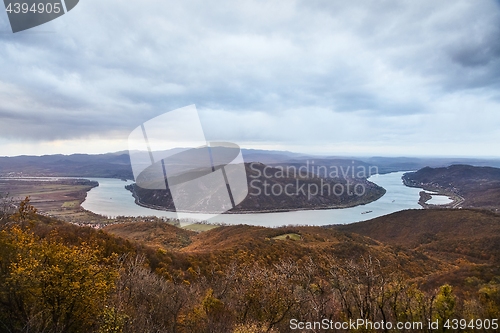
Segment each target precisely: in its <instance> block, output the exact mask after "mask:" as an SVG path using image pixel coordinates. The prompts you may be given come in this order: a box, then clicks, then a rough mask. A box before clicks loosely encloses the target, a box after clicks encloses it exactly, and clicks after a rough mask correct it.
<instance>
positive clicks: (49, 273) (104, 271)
mask: <svg viewBox="0 0 500 333" xmlns="http://www.w3.org/2000/svg"><path fill="white" fill-rule="evenodd" d="M23 209H24V208H23ZM25 210H26V209H25ZM101 259H102V255H100V251H99V249H96V248H93V247H91V246H90V245H88V244H85V243H82V244H80V245H77V246H68V245H65V244H63V243H61V242H60V241H56V240H48V239H40V238H38V237H36V236H35V235H34V234H33V233H31V232H29V231H24V230H22V229H21V227H19V226H13V227H11V228H10V229H8V230H3V231H1V232H0V263H1V262H2V261H3V262H4V263H5V265H4V266H3V267H4V269H3V271H1V272H0V301H3V302H8V301H9V300H11V299H14V300H17V301H16V304H20V306H22V308H21V309H20V311H25V308H31V309H34V310H33V311H38V310H35V309H44V311H43V312H42V313H43V315H41V316H40V318H38V319H37V320H40V321H41V322H42V323H43V325H49V326H50V325H56V326H58V327H60V325H64V327H66V330H67V331H70V328H71V327H73V326H77V325H80V326H81V325H83V326H85V325H91V324H92V323H93V322H95V321H96V320H97V318H98V316H99V314H100V313H101V310H102V304H103V303H104V301H105V300H106V298H107V296H108V294H109V293H110V292H111V291H112V289H113V288H114V281H115V279H116V278H117V276H118V272H117V269H116V268H114V267H113V266H111V265H103V264H102V263H101ZM48 314H50V315H48Z"/></svg>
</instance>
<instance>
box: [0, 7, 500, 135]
mask: <svg viewBox="0 0 500 333" xmlns="http://www.w3.org/2000/svg"><path fill="white" fill-rule="evenodd" d="M499 17H500V10H499V8H498V5H497V4H496V3H494V2H488V1H484V2H481V3H480V4H479V3H478V2H475V1H455V2H436V1H418V2H416V1H382V2H380V1H368V2H367V1H350V2H345V1H326V0H325V1H319V0H317V1H316V0H314V1H306V0H303V1H299V0H297V1H288V0H287V1H284V0H283V1H271V2H269V1H267V2H266V1H243V2H234V1H221V2H218V3H217V5H216V6H215V5H213V4H211V3H208V2H206V1H183V2H177V3H174V2H164V1H143V2H141V4H140V7H137V4H135V3H131V2H123V1H118V0H110V1H97V0H87V1H85V2H80V4H79V6H77V7H75V9H74V10H72V11H71V13H68V14H67V15H64V16H63V17H61V18H60V19H57V20H55V21H53V22H51V23H49V24H46V25H44V26H41V27H39V28H35V29H34V30H33V31H32V32H33V33H29V31H26V32H25V33H19V34H16V35H11V34H10V35H9V34H5V33H2V34H0V59H1V60H0V94H1V93H2V90H1V87H2V83H4V84H9V85H10V86H12V87H15V89H16V91H18V95H17V97H16V96H13V95H8V94H7V93H5V94H4V95H0V96H2V99H3V102H2V101H0V131H1V132H2V133H3V135H4V136H8V137H9V138H16V137H23V138H32V139H35V140H42V139H54V138H65V139H70V138H80V137H84V136H86V135H90V134H100V135H105V134H106V133H107V132H111V131H114V132H116V131H118V132H122V133H123V135H124V137H126V135H127V133H128V131H130V130H131V129H133V128H135V127H136V126H137V125H138V124H140V123H142V122H144V121H146V120H148V119H150V118H152V117H154V116H157V115H159V114H161V113H163V112H166V111H169V110H172V109H175V108H178V107H182V106H185V105H189V104H193V103H194V104H196V105H197V106H198V107H199V108H200V109H214V110H226V111H228V112H231V113H233V114H235V115H238V114H239V115H245V114H249V113H252V112H257V111H259V112H263V113H265V114H268V115H270V116H271V117H278V116H280V115H281V114H283V113H285V114H286V111H287V110H289V109H302V110H307V108H320V109H322V110H330V111H331V112H340V113H345V114H349V113H350V112H359V111H363V112H364V115H365V117H366V118H368V119H369V118H370V117H373V119H375V117H380V116H386V115H387V116H395V115H401V116H408V117H411V116H413V115H423V116H425V115H430V114H432V112H438V111H436V101H439V100H440V99H442V98H443V96H446V95H448V94H455V93H460V92H463V91H467V92H471V93H472V94H476V92H475V91H476V90H481V91H479V92H477V94H476V97H477V99H475V101H476V100H477V101H483V102H484V103H490V102H491V98H492V97H491V96H492V95H494V94H495V93H494V91H495V89H497V87H498V77H500V76H499V75H498V74H499V61H498V56H499V54H500V46H499V42H498V40H499V39H498V37H499V34H500V33H499V31H500V30H499V28H498V27H499V25H498V23H499ZM5 27H6V16H5V17H2V16H1V15H0V30H1V29H4V28H5ZM37 31H53V32H54V33H43V34H42V33H36V32H37ZM7 100H8V101H7ZM325 112H326V111H325ZM234 119H235V120H236V118H234ZM245 119H247V118H245ZM284 121H286V120H284ZM401 122H404V120H401ZM308 124H309V123H308V122H307V120H305V121H304V123H303V125H304V126H309V125H308ZM253 125H254V124H253V123H252V124H251V123H250V122H248V126H253ZM310 125H311V126H312V123H310ZM320 125H321V124H320V123H319V125H318V124H316V123H314V126H320ZM390 126H393V128H391V127H390ZM397 126H398V125H397V122H394V123H391V124H390V125H387V128H386V130H387V131H388V133H389V134H387V136H388V137H391V135H392V134H390V133H399V128H397ZM21 127H25V128H27V130H26V131H18V130H16V129H17V128H21ZM55 128H57V131H55V130H54V129H55ZM280 131H281V129H279V128H277V129H276V133H273V134H272V136H271V135H269V136H268V137H269V139H270V140H279V137H280ZM319 131H321V130H320V129H319ZM243 132H245V131H243V130H242V131H240V133H243ZM245 133H246V134H245V136H244V135H243V134H242V135H241V136H240V137H238V135H239V134H238V133H234V134H232V135H234V137H233V139H235V140H237V139H239V138H245V140H251V135H250V134H252V133H254V132H253V131H252V130H248V131H246V132H245ZM249 133H250V134H249ZM377 133H378V132H377ZM382 134H383V133H382ZM288 138H289V136H288V134H286V135H285V134H283V136H282V139H283V140H287V139H288ZM259 140H265V135H264V137H259Z"/></svg>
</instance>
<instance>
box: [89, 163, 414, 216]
mask: <svg viewBox="0 0 500 333" xmlns="http://www.w3.org/2000/svg"><path fill="white" fill-rule="evenodd" d="M403 174H404V172H393V173H389V174H385V175H374V176H372V177H370V178H369V180H370V181H372V182H374V183H376V184H378V185H380V186H382V187H383V188H385V189H386V191H387V192H386V194H385V195H384V196H383V197H382V198H380V199H378V200H377V201H374V202H371V203H369V204H366V205H361V206H357V207H351V208H343V209H327V210H308V211H297V212H282V213H261V214H223V215H218V216H210V215H204V214H179V216H177V214H176V213H173V212H166V211H160V210H154V209H150V208H145V207H141V206H138V205H136V204H135V202H134V198H133V197H132V194H131V193H130V192H129V191H127V190H126V189H125V185H127V184H130V182H125V181H122V180H119V179H109V178H92V179H91V180H96V181H98V182H99V186H98V187H96V188H93V189H92V190H90V192H89V193H88V195H87V199H86V200H85V202H84V203H83V204H82V206H83V208H85V209H87V210H90V211H92V212H94V213H97V214H101V215H105V216H118V215H123V216H151V215H154V216H158V217H171V218H176V217H178V218H182V219H193V220H199V221H201V220H208V222H211V223H227V224H249V225H259V226H282V225H289V224H301V225H328V224H347V223H353V222H358V221H365V220H369V219H372V218H374V217H378V216H382V215H386V214H390V213H394V212H397V211H400V210H405V209H419V208H421V207H420V205H418V199H419V192H420V191H421V189H418V188H412V187H407V186H404V185H403V182H402V180H401V176H402V175H403Z"/></svg>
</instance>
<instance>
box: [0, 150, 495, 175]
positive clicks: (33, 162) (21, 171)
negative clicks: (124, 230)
mask: <svg viewBox="0 0 500 333" xmlns="http://www.w3.org/2000/svg"><path fill="white" fill-rule="evenodd" d="M182 150H184V149H182V148H175V149H172V150H169V151H168V153H169V154H175V153H177V152H180V151H182ZM242 154H243V158H244V160H245V162H260V163H264V164H267V165H273V166H276V165H295V166H300V165H305V164H307V163H308V162H309V165H310V166H312V165H313V164H314V165H315V166H321V165H324V166H332V165H336V166H338V167H340V166H342V167H344V169H345V168H347V167H358V166H362V167H364V168H365V169H366V170H368V168H370V167H371V168H370V170H371V172H372V173H373V172H374V171H378V173H381V174H383V173H389V172H394V171H415V170H419V169H421V168H424V167H427V166H429V167H433V168H436V167H445V166H449V165H452V164H469V165H473V166H491V167H500V159H479V158H408V157H345V156H319V155H308V154H300V153H293V152H288V151H269V150H257V149H242ZM312 162H314V163H312ZM351 170H352V169H351ZM0 176H4V177H5V176H67V177H104V178H121V179H133V173H132V168H131V166H130V157H129V153H128V151H121V152H116V153H108V154H98V155H90V154H72V155H60V154H58V155H44V156H15V157H0ZM368 176H369V175H368Z"/></svg>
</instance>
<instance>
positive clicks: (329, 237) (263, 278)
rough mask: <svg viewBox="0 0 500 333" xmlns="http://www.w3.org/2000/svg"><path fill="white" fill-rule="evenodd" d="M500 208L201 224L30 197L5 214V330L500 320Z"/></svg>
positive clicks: (0, 215)
mask: <svg viewBox="0 0 500 333" xmlns="http://www.w3.org/2000/svg"><path fill="white" fill-rule="evenodd" d="M498 219H499V216H497V215H496V214H493V213H488V212H476V211H468V210H443V211H438V210H418V211H406V212H400V213H395V214H392V215H390V216H388V217H386V218H384V217H381V218H378V219H376V220H373V221H368V222H362V223H359V224H355V225H352V226H343V227H342V226H336V227H329V228H328V227H282V228H264V227H252V226H245V225H239V226H221V227H217V228H215V229H212V230H210V231H207V232H202V233H195V232H191V231H187V230H183V229H180V228H178V227H175V226H172V225H169V224H168V223H165V222H162V223H160V222H148V221H147V219H145V220H144V222H132V223H118V224H114V225H111V226H109V227H106V228H105V229H104V231H103V230H99V231H98V230H95V229H92V228H88V227H78V226H76V225H71V224H68V223H64V222H60V221H57V220H54V219H51V218H47V217H43V216H40V215H37V214H36V212H35V211H34V209H33V207H31V206H30V204H29V202H28V201H26V200H25V201H24V202H22V203H21V204H19V205H18V208H17V211H16V212H13V214H8V213H5V211H4V212H0V263H1V265H0V322H1V324H2V328H0V331H1V332H4V331H5V332H16V333H21V332H27V331H30V332H68V333H73V332H89V333H90V332H96V333H97V332H121V333H132V332H134V333H135V332H178V333H190V332H202V333H204V332H207V333H208V332H228V333H236V332H273V333H276V332H285V333H286V332H296V331H297V330H296V329H293V327H292V326H291V322H292V321H293V320H299V321H311V322H314V321H318V320H321V319H322V318H329V319H331V320H332V321H334V322H343V321H349V320H352V321H356V320H358V319H363V320H368V321H371V322H381V321H382V320H383V321H384V322H393V323H396V322H400V321H403V322H415V323H419V322H420V323H422V325H423V326H422V327H428V324H429V321H431V320H432V321H436V320H439V322H440V323H441V325H442V324H443V323H445V322H446V320H448V319H452V318H459V319H465V320H467V322H470V320H471V319H474V320H475V319H476V318H483V319H488V318H490V319H491V318H498V317H499V315H500V272H499V265H498V257H499V256H498V249H499V248H500V246H498V240H497V238H498V236H495V235H498ZM441 221H443V223H444V224H443V225H442V226H440V223H441ZM477 221H479V222H477ZM453 225H455V226H459V228H452V226H453ZM398 226H401V228H400V229H399V231H398ZM432 226H435V227H434V229H432ZM349 228H351V229H349ZM427 228H429V229H430V233H431V235H432V233H435V235H436V237H437V238H436V239H432V238H429V235H425V230H426V229H427ZM466 229H468V230H469V232H468V233H467V232H465V230H466ZM411 230H414V231H415V234H416V237H412V232H411ZM422 234H423V237H420V236H422ZM384 235H387V236H384ZM408 235H409V236H408ZM472 236H473V237H472ZM495 237H497V238H495ZM405 239H408V240H409V241H408V242H404V240H405ZM468 240H471V241H472V244H473V245H474V246H473V247H471V248H470V244H469V243H468ZM495 242H496V243H495ZM490 324H491V322H490ZM360 329H361V330H362V327H360ZM329 331H334V330H333V329H326V330H318V332H329ZM337 331H339V332H341V331H342V330H337ZM388 331H389V332H396V331H400V330H388ZM410 331H412V332H413V331H415V332H419V331H425V330H423V329H418V328H417V329H414V330H410ZM441 331H444V330H441Z"/></svg>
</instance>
